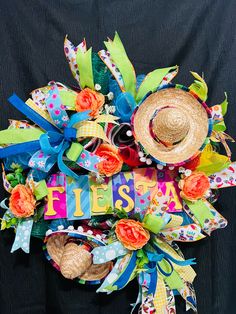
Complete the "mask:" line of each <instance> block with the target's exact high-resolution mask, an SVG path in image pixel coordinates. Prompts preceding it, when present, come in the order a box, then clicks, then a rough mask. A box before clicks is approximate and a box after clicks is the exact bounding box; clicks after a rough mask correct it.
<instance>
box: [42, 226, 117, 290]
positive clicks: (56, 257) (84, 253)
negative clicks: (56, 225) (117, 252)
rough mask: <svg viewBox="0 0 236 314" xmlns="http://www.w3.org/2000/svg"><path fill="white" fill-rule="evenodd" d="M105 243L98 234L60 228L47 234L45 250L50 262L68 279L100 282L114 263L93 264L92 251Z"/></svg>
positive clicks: (93, 282)
mask: <svg viewBox="0 0 236 314" xmlns="http://www.w3.org/2000/svg"><path fill="white" fill-rule="evenodd" d="M101 245H102V246H103V245H105V244H104V242H103V241H102V240H100V239H98V237H97V236H96V235H91V234H87V233H86V232H81V231H80V232H79V231H77V230H73V231H72V230H68V229H65V230H60V231H55V232H52V233H50V234H49V235H47V237H46V238H45V245H44V252H45V255H46V258H47V260H48V261H50V263H51V264H52V265H53V266H54V267H55V268H56V269H57V270H58V271H60V272H61V273H62V275H63V276H64V277H65V278H67V279H77V280H78V281H79V282H80V283H84V284H85V283H86V284H100V283H101V282H102V281H103V280H104V278H105V277H106V276H107V275H108V273H109V272H110V271H111V269H112V266H113V263H112V262H106V263H103V264H98V265H97V264H93V257H92V254H91V251H92V250H93V249H94V248H95V247H97V246H101Z"/></svg>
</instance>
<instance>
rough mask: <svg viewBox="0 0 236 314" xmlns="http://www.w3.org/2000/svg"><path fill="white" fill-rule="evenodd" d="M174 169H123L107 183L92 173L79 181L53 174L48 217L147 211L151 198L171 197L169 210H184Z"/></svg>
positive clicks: (80, 217)
mask: <svg viewBox="0 0 236 314" xmlns="http://www.w3.org/2000/svg"><path fill="white" fill-rule="evenodd" d="M174 177H175V174H174V172H172V171H166V170H165V171H163V170H157V169H155V168H139V169H135V170H133V171H130V172H121V173H119V174H117V175H115V176H112V177H111V178H105V180H104V182H103V183H97V182H96V179H95V178H94V177H92V176H89V175H81V176H80V177H79V179H78V180H74V179H72V178H70V177H66V176H65V175H64V174H63V173H57V174H53V175H52V176H51V177H50V178H49V180H48V182H47V187H48V196H47V204H46V206H45V209H44V218H45V219H57V218H67V219H68V220H76V219H88V218H90V217H91V215H102V214H106V212H107V210H108V209H109V208H110V207H111V208H123V209H124V210H125V211H126V212H131V211H133V210H135V211H136V212H141V213H142V212H143V211H145V210H146V208H147V206H148V205H149V203H150V200H151V199H152V198H153V197H154V196H155V195H156V194H157V193H158V197H159V198H160V199H161V197H166V196H167V198H168V203H167V204H166V209H167V210H168V211H169V212H176V211H181V210H182V203H181V199H180V197H179V189H178V184H177V182H176V181H175V180H174Z"/></svg>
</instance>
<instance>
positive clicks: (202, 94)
mask: <svg viewBox="0 0 236 314" xmlns="http://www.w3.org/2000/svg"><path fill="white" fill-rule="evenodd" d="M190 73H191V74H192V75H193V76H194V77H195V78H196V80H194V83H193V84H191V85H190V86H189V89H190V90H191V91H193V92H194V93H195V94H197V95H198V97H199V98H201V99H202V100H203V101H206V100H207V93H208V87H207V84H206V82H205V81H204V79H203V78H202V77H201V76H200V75H199V74H197V73H196V72H190Z"/></svg>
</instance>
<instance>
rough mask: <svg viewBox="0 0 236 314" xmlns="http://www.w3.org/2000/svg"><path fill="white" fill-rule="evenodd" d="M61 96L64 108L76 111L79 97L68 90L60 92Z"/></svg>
mask: <svg viewBox="0 0 236 314" xmlns="http://www.w3.org/2000/svg"><path fill="white" fill-rule="evenodd" d="M59 95H60V98H61V102H62V103H63V105H64V106H66V107H67V108H68V109H71V110H73V109H75V103H76V97H77V95H76V94H75V93H71V92H70V91H67V90H62V91H59Z"/></svg>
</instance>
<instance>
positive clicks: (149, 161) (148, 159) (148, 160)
mask: <svg viewBox="0 0 236 314" xmlns="http://www.w3.org/2000/svg"><path fill="white" fill-rule="evenodd" d="M146 164H147V165H148V166H150V165H151V164H152V160H151V159H150V158H147V160H146Z"/></svg>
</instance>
